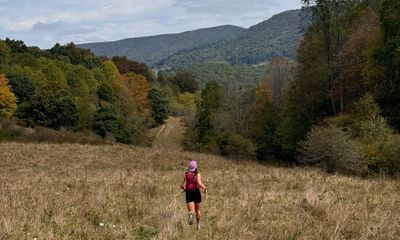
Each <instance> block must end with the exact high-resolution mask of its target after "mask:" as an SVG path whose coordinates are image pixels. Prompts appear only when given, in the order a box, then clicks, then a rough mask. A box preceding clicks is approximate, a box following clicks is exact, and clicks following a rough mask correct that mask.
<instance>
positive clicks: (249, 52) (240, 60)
mask: <svg viewBox="0 0 400 240" xmlns="http://www.w3.org/2000/svg"><path fill="white" fill-rule="evenodd" d="M311 15H312V14H311V9H305V10H291V11H286V12H283V13H280V14H277V15H274V16H273V17H271V18H270V19H268V20H266V21H264V22H261V23H259V24H257V25H255V26H252V27H250V28H249V29H246V30H245V31H243V32H242V33H241V34H240V35H239V36H238V37H236V38H235V39H231V40H222V41H219V42H216V43H212V44H208V45H206V46H201V47H197V48H193V49H185V50H181V51H179V52H177V53H175V54H172V55H170V56H169V57H167V58H165V59H163V60H162V61H160V62H158V63H156V64H155V65H156V66H157V67H158V68H167V67H183V66H187V65H191V64H195V63H204V62H220V63H230V64H231V65H242V64H258V63H261V62H264V61H268V60H271V59H272V58H274V57H276V56H285V57H289V58H294V57H295V56H296V50H297V47H298V44H299V41H300V40H301V38H302V37H303V35H304V33H305V30H306V29H307V27H308V26H309V25H310V24H311Z"/></svg>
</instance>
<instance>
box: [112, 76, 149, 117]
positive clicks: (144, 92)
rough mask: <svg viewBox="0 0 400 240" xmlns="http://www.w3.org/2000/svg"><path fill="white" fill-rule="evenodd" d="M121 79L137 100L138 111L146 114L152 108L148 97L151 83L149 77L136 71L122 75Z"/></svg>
mask: <svg viewBox="0 0 400 240" xmlns="http://www.w3.org/2000/svg"><path fill="white" fill-rule="evenodd" d="M119 81H120V82H122V83H123V84H125V85H126V87H127V88H128V89H129V91H130V94H131V96H132V98H133V100H134V101H135V104H136V106H137V109H138V112H139V113H141V114H144V113H145V112H147V111H148V110H149V109H150V102H149V99H148V92H149V84H148V82H147V79H146V78H145V77H144V76H142V75H138V74H135V73H128V74H124V75H121V76H120V78H119Z"/></svg>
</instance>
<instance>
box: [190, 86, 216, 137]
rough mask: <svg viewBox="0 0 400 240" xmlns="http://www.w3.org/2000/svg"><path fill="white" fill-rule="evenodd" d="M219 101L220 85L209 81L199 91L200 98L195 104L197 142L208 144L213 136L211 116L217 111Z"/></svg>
mask: <svg viewBox="0 0 400 240" xmlns="http://www.w3.org/2000/svg"><path fill="white" fill-rule="evenodd" d="M220 101H221V87H220V86H219V85H218V83H217V82H215V81H211V82H208V83H207V84H206V87H205V89H204V90H203V91H201V99H200V102H199V103H198V105H197V114H196V121H197V123H196V126H195V129H196V130H197V142H199V143H200V144H202V145H206V144H208V141H210V138H212V137H213V129H214V124H213V117H214V114H215V113H216V112H217V111H218V109H219V107H220Z"/></svg>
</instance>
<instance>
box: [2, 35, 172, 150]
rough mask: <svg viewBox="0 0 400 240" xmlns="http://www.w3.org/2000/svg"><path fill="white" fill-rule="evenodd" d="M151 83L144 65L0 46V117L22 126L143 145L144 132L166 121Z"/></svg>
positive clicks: (73, 51) (64, 49)
mask: <svg viewBox="0 0 400 240" xmlns="http://www.w3.org/2000/svg"><path fill="white" fill-rule="evenodd" d="M154 81H155V77H154V74H153V72H152V71H151V70H150V69H149V68H148V67H147V66H146V65H145V64H143V63H139V62H136V61H132V60H128V59H127V58H126V57H113V58H111V59H108V58H106V57H97V56H95V55H94V54H93V53H92V52H90V51H89V50H86V49H80V48H77V47H76V46H75V45H74V44H73V43H70V44H66V45H64V46H62V45H60V44H56V45H55V46H54V47H53V48H51V49H49V50H41V49H39V48H37V47H27V46H26V45H25V44H24V43H23V42H22V41H18V40H10V39H8V38H7V39H6V40H4V41H0V117H3V118H8V119H11V118H13V119H14V120H16V121H17V123H18V124H19V125H22V126H26V127H36V126H43V127H47V128H51V129H55V130H60V129H67V130H69V131H73V132H83V133H84V132H94V133H96V134H97V135H99V136H101V137H102V138H107V139H109V140H113V141H117V142H122V143H128V144H131V143H138V144H147V143H149V142H150V139H149V138H148V135H147V130H148V129H149V128H150V127H153V126H156V125H158V124H161V123H163V122H164V120H165V119H166V118H167V117H168V115H169V108H168V102H167V99H166V97H165V95H164V94H163V92H162V91H160V89H158V88H157V87H156V86H153V84H152V83H153V82H154Z"/></svg>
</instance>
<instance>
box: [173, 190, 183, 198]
mask: <svg viewBox="0 0 400 240" xmlns="http://www.w3.org/2000/svg"><path fill="white" fill-rule="evenodd" d="M184 192H185V190H183V191H180V192H178V193H177V194H175V197H177V196H179V195H181V194H182V193H184Z"/></svg>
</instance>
